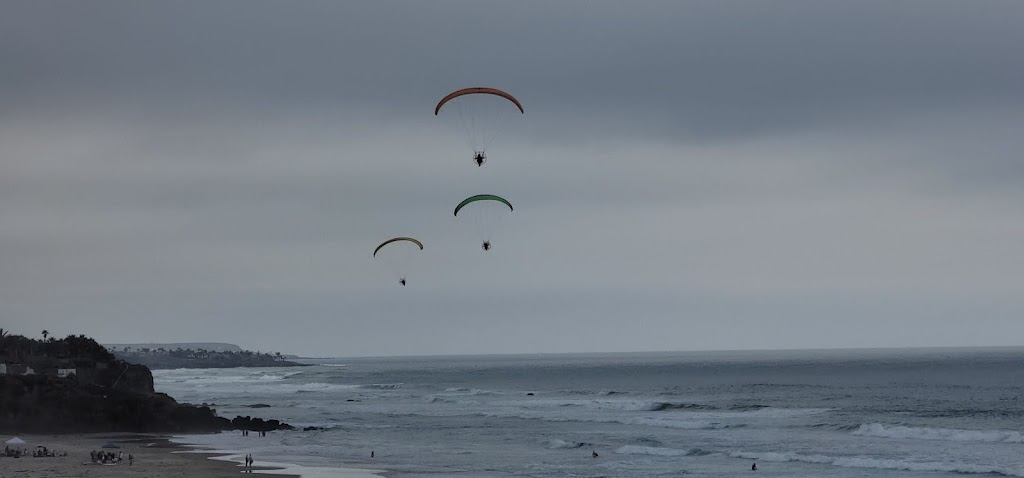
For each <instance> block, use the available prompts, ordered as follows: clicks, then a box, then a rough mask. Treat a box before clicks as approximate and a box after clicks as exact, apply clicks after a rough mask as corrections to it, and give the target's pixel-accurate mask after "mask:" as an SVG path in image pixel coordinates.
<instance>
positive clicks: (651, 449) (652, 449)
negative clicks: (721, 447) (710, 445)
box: [615, 445, 707, 456]
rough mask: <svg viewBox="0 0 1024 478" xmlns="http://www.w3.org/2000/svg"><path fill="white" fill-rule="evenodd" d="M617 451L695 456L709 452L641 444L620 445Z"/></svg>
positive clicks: (637, 453) (621, 452)
mask: <svg viewBox="0 0 1024 478" xmlns="http://www.w3.org/2000/svg"><path fill="white" fill-rule="evenodd" d="M615 453H618V454H620V455H651V456H694V455H705V454H707V453H706V452H704V450H701V449H700V448H690V449H686V450H683V449H680V448H665V447H660V446H639V445H626V446H620V447H619V448H617V449H616V450H615Z"/></svg>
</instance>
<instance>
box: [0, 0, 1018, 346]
mask: <svg viewBox="0 0 1024 478" xmlns="http://www.w3.org/2000/svg"><path fill="white" fill-rule="evenodd" d="M986 7H987V8H979V7H978V5H975V4H966V3H962V2H921V3H916V2H909V3H907V2H902V3H899V4H892V3H890V2H859V3H857V4H855V5H850V4H841V3H821V2H771V3H764V4H756V5H755V4H746V3H730V2H697V3H687V4H677V3H676V2H665V3H660V2H643V3H640V4H629V5H625V4H619V3H615V2H586V3H582V2H581V3H558V4H548V3H543V2H536V3H531V2H517V3H512V4H506V3H484V4H481V3H479V2H445V3H431V4H429V5H427V4H421V3H416V2H383V3H382V2H375V3H367V4H355V5H353V4H338V3H336V2H298V3H296V2H293V3H290V4H288V5H285V4H281V3H277V2H244V3H233V2H223V3H209V2H194V3H193V2H175V3H157V2H152V3H146V2H142V3H139V2H135V3H131V4H122V3H105V2H92V3H90V4H88V5H85V4H83V5H67V4H57V3H49V2H31V3H21V4H12V5H6V6H4V7H3V14H2V15H0V64H3V65H5V67H4V72H5V74H4V75H3V77H0V104H2V105H4V106H3V107H2V108H0V155H2V162H0V244H3V248H4V251H5V254H4V255H5V259H4V267H3V268H2V272H0V304H2V305H0V307H2V309H0V311H2V313H3V316H4V317H7V318H6V319H4V321H3V322H4V324H3V325H4V326H5V328H7V327H11V328H14V329H15V330H16V331H19V332H24V333H31V334H34V333H37V331H36V330H35V329H39V330H42V328H48V329H49V330H51V331H54V332H56V333H58V334H61V333H79V332H85V333H90V334H92V335H96V336H97V337H99V338H101V339H104V340H108V341H111V342H125V341H133V340H135V341H150V340H168V341H171V340H199V339H209V340H226V341H238V342H241V344H242V345H246V346H250V347H258V348H262V349H270V348H275V349H281V350H284V351H286V352H295V353H306V354H321V355H332V354H333V355H337V354H403V353H476V352H539V351H552V352H556V351H583V350H653V349H681V348H709V347H710V348H762V347H768V348H772V347H819V346H820V347H839V346H881V345H957V344H962V345H985V344H993V345H994V344H1003V345H1006V344H1011V342H1008V340H1010V339H1009V337H1015V336H1019V333H1020V332H1021V329H1020V325H1019V324H1018V323H1017V322H1015V321H1014V320H1012V317H1019V314H1020V312H1022V311H1024V302H1022V301H1021V299H1019V297H1021V296H1022V295H1021V292H1024V291H1022V290H1021V285H1020V284H1021V283H1022V281H1021V279H1022V277H1021V272H1020V271H1022V270H1024V267H1022V266H1024V263H1022V261H1024V250H1022V247H1024V246H1021V244H1022V243H1024V242H1021V241H1020V238H1021V237H1022V236H1024V229H1022V228H1021V226H1020V224H1021V222H1020V221H1019V210H1020V206H1021V203H1022V199H1024V198H1022V194H1021V192H1020V191H1024V189H1022V188H1021V186H1022V184H1021V183H1022V179H1024V170H1022V167H1021V165H1022V164H1024V163H1022V162H1021V159H1020V151H1021V150H1022V147H1024V140H1022V139H1021V138H1020V135H1019V133H1018V132H1019V131H1021V128H1022V127H1024V90H1022V88H1021V87H1020V85H1021V84H1024V81H1022V80H1024V65H1022V64H1021V62H1019V60H1017V58H1016V57H1017V56H1018V52H1017V51H1016V50H1017V49H1018V47H1019V45H1021V44H1024V38H1022V37H1024V33H1022V32H1021V30H1020V28H1019V25H1020V24H1021V20H1024V7H1022V6H1021V5H1020V4H1018V3H1014V2H990V3H986ZM471 84H493V85H496V86H500V87H504V88H507V89H509V90H510V91H512V92H513V93H514V94H516V95H517V96H519V97H520V98H521V99H522V100H523V101H524V103H525V105H526V110H527V114H526V115H525V116H524V117H523V118H521V119H522V121H516V122H515V123H514V124H511V125H509V127H508V128H506V129H505V131H503V132H502V136H501V137H500V138H499V139H498V142H497V143H496V144H495V147H494V148H493V150H492V154H491V160H490V162H489V163H488V164H487V165H486V166H485V167H484V168H479V169H477V168H475V167H473V166H471V165H470V162H469V154H468V151H466V150H465V148H464V146H463V145H462V144H461V143H460V141H459V140H458V138H456V137H455V136H456V135H454V134H453V133H452V131H451V130H449V129H446V128H444V127H443V126H442V125H440V124H438V123H439V122H438V121H437V120H436V119H435V118H434V117H433V116H432V115H431V114H430V113H431V111H430V110H431V108H432V106H433V103H434V102H435V101H436V100H437V99H438V98H439V97H440V96H441V95H443V94H444V93H446V92H447V91H450V90H451V89H454V88H457V87H461V86H466V85H471ZM480 192H494V193H498V194H502V195H505V196H506V197H508V198H509V199H511V200H512V201H513V202H514V203H515V204H516V206H517V211H516V212H515V213H514V214H513V215H512V216H510V217H509V218H508V220H507V221H505V224H503V227H502V228H501V230H500V233H499V235H498V237H497V238H496V240H495V244H496V249H495V251H493V252H492V253H490V254H484V253H483V252H482V251H480V250H479V247H478V244H477V239H476V237H475V236H474V235H473V233H472V232H471V231H469V230H467V229H466V228H465V227H463V226H465V225H464V224H460V223H459V222H458V221H457V220H455V218H453V217H451V209H452V207H453V206H454V204H455V203H457V202H458V201H459V200H460V199H462V198H464V197H466V196H468V195H470V194H476V193H480ZM405 234H412V235H416V236H417V237H420V238H421V239H423V240H424V241H425V242H426V244H427V250H426V251H424V254H423V255H422V258H421V260H420V261H418V264H417V267H416V269H415V271H414V274H413V275H412V276H410V281H411V282H410V285H411V286H410V287H408V288H405V289H401V290H399V289H398V288H397V287H395V286H394V284H393V279H392V278H390V277H388V276H387V275H386V274H384V273H382V272H381V271H380V270H379V268H378V267H377V266H378V264H375V263H374V262H373V261H372V259H371V258H370V252H371V250H372V247H373V245H374V244H376V243H377V242H379V240H381V239H382V238H386V237H390V236H392V235H405ZM966 324H973V325H966ZM978 324H983V325H982V326H979V325H978ZM310 332H320V333H315V334H311V333H310Z"/></svg>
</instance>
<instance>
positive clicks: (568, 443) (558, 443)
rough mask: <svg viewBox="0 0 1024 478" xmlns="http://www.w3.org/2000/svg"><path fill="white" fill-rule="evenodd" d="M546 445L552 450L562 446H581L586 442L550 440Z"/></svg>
mask: <svg viewBox="0 0 1024 478" xmlns="http://www.w3.org/2000/svg"><path fill="white" fill-rule="evenodd" d="M544 445H545V446H546V447H548V448H550V449H552V450H555V449H561V448H579V447H581V446H584V445H586V443H580V442H575V441H565V440H548V441H546V442H544Z"/></svg>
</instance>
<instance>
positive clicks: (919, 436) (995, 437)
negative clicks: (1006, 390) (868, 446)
mask: <svg viewBox="0 0 1024 478" xmlns="http://www.w3.org/2000/svg"><path fill="white" fill-rule="evenodd" d="M852 433H853V434H854V435H857V436H866V437H879V438H901V439H910V440H946V441H979V442H991V443H1024V435H1022V434H1021V433H1020V432H1014V431H1004V430H957V429H954V428H925V427H906V426H898V425H897V426H886V425H882V424H881V423H865V424H862V425H861V426H860V427H858V428H857V429H856V430H854V431H853V432H852Z"/></svg>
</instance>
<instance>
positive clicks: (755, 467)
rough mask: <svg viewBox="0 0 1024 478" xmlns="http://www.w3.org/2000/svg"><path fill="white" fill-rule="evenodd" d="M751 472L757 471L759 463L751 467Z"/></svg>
mask: <svg viewBox="0 0 1024 478" xmlns="http://www.w3.org/2000/svg"><path fill="white" fill-rule="evenodd" d="M750 471H757V463H754V464H753V465H752V466H751V467H750Z"/></svg>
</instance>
